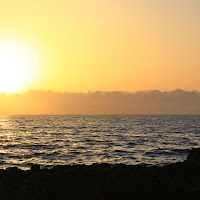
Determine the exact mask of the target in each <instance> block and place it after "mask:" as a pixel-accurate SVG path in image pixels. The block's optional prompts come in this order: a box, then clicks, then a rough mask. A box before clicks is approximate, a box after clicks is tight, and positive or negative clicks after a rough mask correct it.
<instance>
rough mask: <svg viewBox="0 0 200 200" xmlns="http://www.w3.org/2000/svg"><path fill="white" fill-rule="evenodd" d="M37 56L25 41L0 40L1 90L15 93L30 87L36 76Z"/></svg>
mask: <svg viewBox="0 0 200 200" xmlns="http://www.w3.org/2000/svg"><path fill="white" fill-rule="evenodd" d="M36 66H37V57H36V54H35V52H34V51H33V50H32V49H31V48H30V47H29V46H27V45H26V44H25V43H22V42H20V41H16V40H0V92H5V93H14V92H20V91H23V90H24V89H26V88H28V85H29V84H31V82H32V81H33V80H34V78H35V74H36V73H35V72H36Z"/></svg>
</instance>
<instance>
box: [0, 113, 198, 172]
mask: <svg viewBox="0 0 200 200" xmlns="http://www.w3.org/2000/svg"><path fill="white" fill-rule="evenodd" d="M192 147H200V116H197V115H193V116H189V115H185V116H170V115H169V116H150V115H149V116H135V115H113V116H1V117H0V168H4V169H5V168H8V167H19V168H21V169H30V166H31V165H32V164H40V165H41V167H53V166H55V165H66V164H67V165H76V164H87V165H90V164H93V163H105V162H106V163H110V164H117V163H123V164H128V165H129V164H131V165H135V164H144V165H157V166H162V165H165V164H168V163H174V162H178V161H183V160H185V159H186V157H187V154H188V152H189V150H190V149H191V148H192Z"/></svg>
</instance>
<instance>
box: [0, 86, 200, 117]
mask: <svg viewBox="0 0 200 200" xmlns="http://www.w3.org/2000/svg"><path fill="white" fill-rule="evenodd" d="M0 114H1V115H38V114H39V115H78V114H81V115H87V114H90V115H95V114H96V115H98V114H101V115H102V114H135V115H137V114H140V115H141V114H200V93H199V92H197V91H183V90H181V89H177V90H175V91H171V92H161V91H159V90H152V91H145V92H144V91H140V92H132V93H130V92H119V91H116V92H115V91H112V92H100V91H97V92H88V93H68V92H65V93H61V92H52V91H43V90H40V91H28V92H26V93H24V94H12V95H6V94H3V93H1V94H0Z"/></svg>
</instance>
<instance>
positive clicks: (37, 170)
mask: <svg viewBox="0 0 200 200" xmlns="http://www.w3.org/2000/svg"><path fill="white" fill-rule="evenodd" d="M39 171H40V165H37V164H34V165H32V166H31V173H35V172H39Z"/></svg>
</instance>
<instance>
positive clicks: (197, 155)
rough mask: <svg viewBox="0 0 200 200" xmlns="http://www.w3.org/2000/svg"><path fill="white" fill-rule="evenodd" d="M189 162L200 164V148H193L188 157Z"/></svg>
mask: <svg viewBox="0 0 200 200" xmlns="http://www.w3.org/2000/svg"><path fill="white" fill-rule="evenodd" d="M187 161H193V162H200V148H192V150H190V153H189V154H188V156H187Z"/></svg>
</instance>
